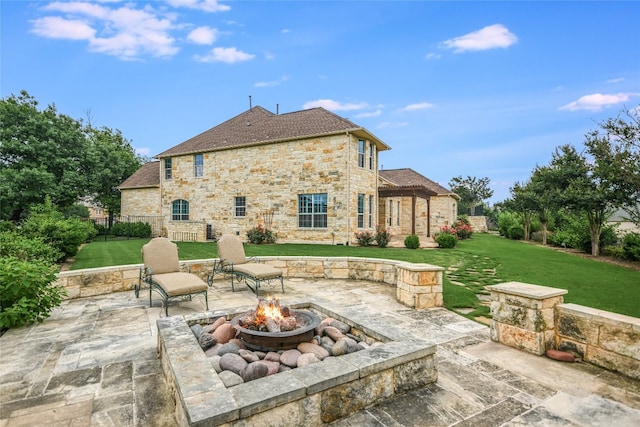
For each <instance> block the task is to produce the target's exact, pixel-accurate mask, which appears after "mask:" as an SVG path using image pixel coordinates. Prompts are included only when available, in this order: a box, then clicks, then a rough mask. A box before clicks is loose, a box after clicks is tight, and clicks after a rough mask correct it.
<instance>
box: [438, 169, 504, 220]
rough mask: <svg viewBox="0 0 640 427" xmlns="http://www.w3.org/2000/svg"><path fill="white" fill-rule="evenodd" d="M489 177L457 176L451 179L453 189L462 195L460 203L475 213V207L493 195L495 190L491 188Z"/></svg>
mask: <svg viewBox="0 0 640 427" xmlns="http://www.w3.org/2000/svg"><path fill="white" fill-rule="evenodd" d="M489 183H490V180H489V178H487V177H485V178H480V179H478V178H476V177H471V176H467V177H466V178H463V177H462V176H457V177H455V178H451V181H449V188H450V189H451V191H453V192H454V193H456V194H457V195H458V196H460V205H461V207H464V208H469V213H470V214H471V215H473V214H474V212H475V208H476V206H477V205H479V204H480V203H481V202H482V201H484V200H486V199H489V198H490V197H491V196H493V190H492V189H490V188H489Z"/></svg>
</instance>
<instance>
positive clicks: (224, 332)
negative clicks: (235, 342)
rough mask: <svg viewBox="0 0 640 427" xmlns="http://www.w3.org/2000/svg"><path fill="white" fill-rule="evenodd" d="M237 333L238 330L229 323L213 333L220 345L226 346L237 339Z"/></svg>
mask: <svg viewBox="0 0 640 427" xmlns="http://www.w3.org/2000/svg"><path fill="white" fill-rule="evenodd" d="M236 332H237V331H236V328H234V327H233V326H231V324H229V323H225V324H223V325H220V326H218V327H217V328H216V330H215V331H213V336H214V337H216V340H218V342H219V343H220V344H226V343H228V342H229V341H230V340H232V339H234V338H235V337H236Z"/></svg>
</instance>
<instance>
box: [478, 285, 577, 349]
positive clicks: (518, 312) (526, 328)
mask: <svg viewBox="0 0 640 427" xmlns="http://www.w3.org/2000/svg"><path fill="white" fill-rule="evenodd" d="M487 289H489V291H490V292H491V314H492V317H493V318H492V320H491V339H492V340H493V341H497V342H499V343H502V344H505V345H508V346H509V347H514V348H517V349H519V350H525V351H528V352H530V353H533V354H537V355H542V354H544V353H545V351H547V350H548V349H551V348H553V344H554V337H555V319H554V308H555V306H556V305H557V304H562V303H563V302H564V298H563V295H565V294H566V293H567V291H566V290H564V289H558V288H549V287H546V286H538V285H531V284H528V283H519V282H509V283H501V284H498V285H491V286H487Z"/></svg>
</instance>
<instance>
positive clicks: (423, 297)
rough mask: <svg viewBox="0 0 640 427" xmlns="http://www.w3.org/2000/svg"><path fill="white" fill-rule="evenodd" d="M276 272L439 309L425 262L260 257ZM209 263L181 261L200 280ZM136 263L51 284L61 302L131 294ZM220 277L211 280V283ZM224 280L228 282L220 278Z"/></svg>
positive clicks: (437, 283)
mask: <svg viewBox="0 0 640 427" xmlns="http://www.w3.org/2000/svg"><path fill="white" fill-rule="evenodd" d="M260 259H261V260H262V261H264V262H265V263H267V264H270V265H273V266H274V267H277V268H279V269H281V270H282V272H283V275H284V277H285V278H287V277H303V278H304V277H307V278H326V279H353V280H370V281H373V282H384V283H389V284H391V285H395V286H397V298H398V300H399V301H400V302H401V303H402V304H405V305H407V306H410V307H414V308H431V307H441V306H442V277H443V272H444V269H443V268H442V267H438V266H435V265H430V264H412V263H407V262H401V261H394V260H387V259H377V258H356V257H295V256H286V257H285V256H283V257H261V258H260ZM214 261H215V259H205V260H192V261H181V262H180V264H181V266H182V268H184V269H186V268H187V267H188V268H189V270H190V271H191V273H193V274H196V275H198V276H200V277H201V278H202V279H203V280H205V279H206V278H207V276H208V274H209V273H210V272H211V271H212V270H213V264H214ZM140 267H142V264H132V265H122V266H117V267H103V268H89V269H84V270H74V271H64V272H61V273H58V280H57V284H58V285H60V286H63V287H64V288H65V289H66V290H67V298H68V299H73V298H82V297H89V296H95V295H104V294H110V293H112V292H122V291H131V290H133V288H134V286H135V285H136V284H137V283H138V282H139V274H140ZM218 278H219V279H220V280H223V276H221V275H218V276H216V280H218ZM224 280H228V279H224Z"/></svg>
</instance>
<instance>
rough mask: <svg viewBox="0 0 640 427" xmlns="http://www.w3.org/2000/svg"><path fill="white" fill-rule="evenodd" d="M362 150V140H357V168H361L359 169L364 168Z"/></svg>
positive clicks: (363, 146) (363, 145)
mask: <svg viewBox="0 0 640 427" xmlns="http://www.w3.org/2000/svg"><path fill="white" fill-rule="evenodd" d="M364 148H365V143H364V139H359V140H358V167H361V168H363V167H364Z"/></svg>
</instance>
